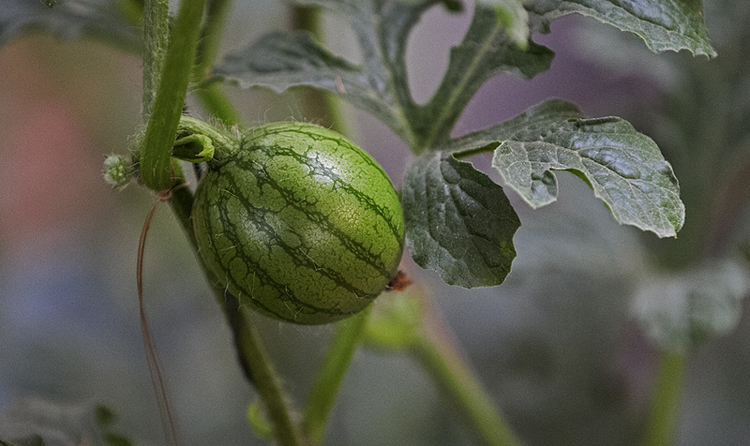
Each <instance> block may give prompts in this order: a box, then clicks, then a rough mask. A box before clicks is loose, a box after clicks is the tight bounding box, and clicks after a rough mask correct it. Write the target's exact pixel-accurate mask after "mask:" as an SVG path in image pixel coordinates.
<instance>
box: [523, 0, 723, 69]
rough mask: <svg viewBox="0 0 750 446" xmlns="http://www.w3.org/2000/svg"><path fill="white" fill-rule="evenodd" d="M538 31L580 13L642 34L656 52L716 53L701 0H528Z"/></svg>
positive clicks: (528, 8)
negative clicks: (565, 16)
mask: <svg viewBox="0 0 750 446" xmlns="http://www.w3.org/2000/svg"><path fill="white" fill-rule="evenodd" d="M524 6H525V7H526V9H527V10H528V11H529V14H530V17H531V22H532V23H534V24H535V25H534V27H535V28H536V30H537V31H541V32H548V31H549V22H550V21H551V20H554V19H556V18H558V17H561V16H564V15H567V14H571V13H579V14H582V15H584V16H588V17H593V18H595V19H597V20H599V21H600V22H603V23H607V24H609V25H612V26H614V27H616V28H618V29H620V30H622V31H628V32H631V33H633V34H636V35H637V36H639V37H640V38H641V39H643V41H644V42H645V43H646V46H647V47H648V48H649V49H650V50H651V51H653V52H655V53H660V52H663V51H667V50H671V51H680V50H689V51H690V52H692V53H693V54H695V55H705V56H709V57H715V56H716V51H715V50H714V49H713V48H712V47H711V44H710V42H709V39H708V34H707V32H706V26H705V23H704V21H703V11H702V4H701V0H529V1H527V2H525V3H524Z"/></svg>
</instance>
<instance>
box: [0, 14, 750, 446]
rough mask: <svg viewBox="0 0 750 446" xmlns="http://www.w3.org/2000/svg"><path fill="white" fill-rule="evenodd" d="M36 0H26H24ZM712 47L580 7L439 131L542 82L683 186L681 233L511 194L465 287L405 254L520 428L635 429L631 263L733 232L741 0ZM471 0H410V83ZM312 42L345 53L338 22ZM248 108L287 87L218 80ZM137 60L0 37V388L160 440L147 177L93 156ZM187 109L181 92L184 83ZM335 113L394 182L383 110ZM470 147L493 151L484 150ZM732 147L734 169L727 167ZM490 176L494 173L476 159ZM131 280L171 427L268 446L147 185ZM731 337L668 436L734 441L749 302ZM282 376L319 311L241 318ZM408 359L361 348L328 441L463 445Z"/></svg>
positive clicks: (738, 169) (184, 252) (584, 202)
mask: <svg viewBox="0 0 750 446" xmlns="http://www.w3.org/2000/svg"><path fill="white" fill-rule="evenodd" d="M30 1H32V0H30ZM705 11H706V19H707V24H708V27H709V33H710V36H711V38H712V41H713V43H714V46H715V47H716V49H717V51H718V52H719V57H718V58H717V59H716V60H713V61H706V60H705V59H703V58H699V59H694V58H692V57H691V56H690V55H689V54H685V53H680V54H662V55H659V56H656V55H653V54H651V53H649V52H648V51H647V50H646V48H645V46H644V45H643V44H642V42H641V41H640V40H638V39H637V38H636V37H635V36H632V35H625V34H622V33H619V32H618V31H617V30H615V29H613V28H609V27H607V26H605V25H602V24H599V23H598V22H595V21H593V20H587V19H584V18H582V17H579V16H568V17H565V18H563V19H560V20H557V21H555V22H554V23H553V25H552V33H551V34H549V35H545V36H537V37H536V38H535V40H537V41H538V42H539V43H542V44H544V45H547V46H549V47H550V48H551V49H553V50H554V51H555V52H556V53H557V55H556V58H555V60H554V62H553V65H552V69H551V70H550V71H549V72H547V73H544V74H542V75H539V76H538V77H537V78H535V79H534V80H533V81H521V80H516V79H510V78H504V77H499V78H495V79H492V80H491V81H489V82H488V83H487V84H486V85H485V86H484V87H483V88H482V89H481V90H480V92H479V94H478V95H477V97H475V98H474V100H473V101H472V103H471V104H470V106H469V108H468V109H467V111H466V112H465V114H464V116H463V117H462V119H461V121H460V122H459V124H458V126H457V132H458V134H461V133H465V132H468V131H471V130H476V129H480V128H484V127H487V126H489V125H493V124H496V123H498V122H501V121H503V120H505V119H509V118H511V117H513V116H515V115H517V114H518V113H520V112H522V111H523V110H524V109H526V108H528V107H529V106H532V105H534V104H537V103H539V102H541V101H543V100H545V99H548V98H550V97H558V98H562V99H565V100H568V101H571V102H574V103H576V104H578V105H579V106H580V107H581V108H582V109H583V110H584V112H585V113H586V114H588V115H589V116H606V115H618V116H622V117H624V118H626V119H628V120H630V121H631V122H632V123H633V124H634V125H635V127H636V128H637V129H638V130H639V131H642V132H644V133H646V134H648V135H649V136H651V137H652V138H654V139H655V140H656V142H657V143H658V144H659V146H660V147H661V148H662V150H663V152H664V153H665V157H666V158H667V159H668V160H669V161H670V162H672V164H673V166H674V168H675V172H676V174H677V177H678V178H679V179H680V182H681V186H682V193H683V200H684V201H685V203H686V206H687V220H686V225H685V228H684V230H683V232H682V233H680V236H679V237H678V238H677V239H676V240H675V239H669V240H658V241H657V240H656V237H655V236H653V235H651V234H641V233H639V232H638V231H637V230H635V229H633V228H630V227H621V226H618V225H617V224H616V223H615V222H614V220H613V219H612V217H611V215H610V214H609V212H608V211H607V210H606V209H605V208H604V207H603V206H602V205H601V203H600V202H599V201H598V200H596V199H595V198H594V197H593V195H592V194H591V193H590V191H589V190H588V188H587V187H586V186H585V185H584V184H582V183H581V182H580V181H578V180H577V179H574V178H573V177H572V176H570V175H567V174H562V173H561V174H558V175H559V178H560V183H561V184H560V198H559V200H558V202H556V203H554V204H552V205H550V206H547V207H545V208H543V209H540V210H537V211H532V210H531V209H530V208H529V207H528V206H526V205H525V204H524V203H522V202H521V201H520V200H518V199H517V197H516V196H515V195H513V194H512V192H510V191H509V192H508V194H509V196H510V198H511V200H512V201H513V203H514V205H516V209H517V210H518V212H519V215H520V217H521V220H522V223H523V226H522V227H521V229H520V230H519V231H518V233H517V235H516V237H515V243H516V248H517V251H518V258H517V260H516V261H515V263H514V267H513V272H512V273H511V274H510V276H509V277H508V280H507V281H506V283H505V284H503V286H501V287H497V288H491V289H479V290H470V291H469V290H464V289H460V288H457V287H450V286H447V285H444V284H442V283H441V282H440V280H439V279H438V278H437V276H436V275H434V274H433V273H431V272H426V271H423V270H421V269H420V268H418V267H416V266H415V265H414V264H413V263H412V262H411V260H410V259H406V260H405V261H404V264H403V265H402V269H404V270H406V271H407V273H408V275H409V276H410V277H412V278H414V279H415V280H416V281H418V282H419V283H423V284H426V285H427V286H429V287H430V288H431V289H432V290H433V292H434V295H435V299H436V300H437V302H438V305H439V306H440V308H441V309H442V311H443V313H444V315H445V317H446V318H447V320H448V322H449V324H450V325H451V327H452V328H453V329H454V330H455V332H456V335H457V337H458V339H459V340H460V341H461V343H462V345H463V346H464V348H465V349H466V352H467V355H468V357H469V359H470V360H471V362H472V363H473V365H474V366H475V368H476V372H477V374H478V375H479V376H480V378H481V379H482V381H483V383H484V384H485V385H486V387H487V388H488V390H489V392H490V393H491V394H492V395H493V397H494V398H495V399H496V401H497V403H498V404H499V405H500V406H501V407H502V409H503V411H504V412H505V414H506V415H507V416H508V419H509V421H510V422H511V423H512V424H513V426H514V427H516V428H517V430H518V432H519V434H520V435H521V437H522V438H523V439H524V440H525V441H526V442H527V444H529V445H560V446H562V445H583V444H598V445H603V444H606V445H631V444H634V443H636V442H637V439H638V432H639V429H640V428H641V426H642V423H643V421H644V411H645V409H646V407H647V403H648V398H649V395H650V389H651V387H650V386H651V384H652V382H653V375H654V366H655V364H654V362H655V358H656V353H655V350H654V348H653V346H652V345H651V344H650V343H649V341H648V340H647V339H646V338H645V337H644V335H643V334H642V332H641V329H640V328H639V327H638V325H637V324H636V323H635V322H634V321H633V318H632V316H631V311H630V305H631V299H632V294H633V292H634V290H635V287H636V286H637V284H638V281H639V278H640V277H641V276H642V275H643V273H644V271H648V270H650V269H654V268H664V269H673V268H681V267H685V266H688V265H693V264H695V263H696V262H700V261H701V260H702V259H705V258H710V257H711V256H716V255H720V254H724V253H727V252H730V251H731V250H732V249H733V247H734V246H736V245H737V244H738V243H741V242H742V241H743V240H744V241H746V240H750V209H749V208H748V202H749V197H750V168H748V166H749V165H750V162H749V161H748V160H750V53H748V48H750V31H749V30H748V29H747V26H746V25H747V23H750V22H749V20H750V6H748V4H747V3H746V2H744V1H740V0H738V1H720V0H711V1H707V2H705ZM229 17H230V19H229V23H228V28H227V34H226V36H225V38H224V49H225V50H228V49H234V48H238V47H240V46H243V45H246V44H247V43H249V42H251V41H253V40H254V39H255V38H257V37H259V36H260V35H261V34H262V33H263V32H265V31H269V30H272V29H280V28H285V27H287V26H288V9H287V7H286V6H285V5H283V4H281V3H278V2H271V1H268V0H266V1H263V2H249V1H236V2H235V4H234V7H233V11H232V12H231V13H230V15H229ZM468 21H469V17H468V16H467V15H465V14H464V15H450V14H448V13H447V12H445V11H444V10H442V9H440V8H435V9H433V10H431V11H430V12H428V13H427V14H426V15H425V17H424V19H423V20H422V22H421V23H420V25H419V26H418V27H417V29H416V31H415V33H414V35H413V36H412V38H411V40H410V49H409V52H408V57H409V69H410V79H411V80H412V83H413V88H414V91H415V96H416V98H417V99H418V100H426V99H427V98H428V97H429V95H430V92H431V91H432V89H433V88H434V87H435V86H436V85H437V83H438V81H439V79H440V76H441V75H442V72H443V70H444V68H445V64H446V63H447V57H448V49H449V47H450V45H453V44H456V43H458V42H459V41H460V39H461V37H462V34H463V32H464V31H465V30H466V28H467V26H468ZM325 24H326V26H325V32H326V40H327V41H328V42H329V44H330V46H331V47H332V48H333V49H334V50H335V52H337V53H339V54H343V55H347V56H349V57H351V58H353V59H354V60H355V61H356V59H357V55H356V54H354V53H352V51H353V50H352V49H351V48H350V47H349V43H351V41H352V39H351V38H350V34H348V33H349V31H348V30H347V29H346V26H345V24H344V23H343V22H341V21H339V20H336V19H331V18H328V19H326V22H325ZM229 94H230V96H231V97H232V98H233V100H234V102H235V103H236V104H237V105H238V107H239V108H240V110H241V112H242V113H243V116H244V118H245V121H246V122H247V123H261V122H268V121H273V120H284V119H289V118H296V119H303V118H305V116H303V112H302V110H304V109H305V107H304V104H302V103H300V102H299V100H298V96H296V95H295V94H294V93H285V94H283V95H275V94H272V93H270V92H265V91H252V92H248V91H242V90H238V89H230V90H229ZM140 99H141V66H140V60H139V59H138V58H137V57H135V56H132V55H129V54H126V53H123V52H120V51H118V50H114V49H111V48H109V47H107V46H105V45H103V44H99V43H96V42H93V41H87V40H77V41H65V42H60V41H58V40H55V39H53V38H50V37H45V36H39V35H27V36H24V37H21V38H17V39H15V40H14V41H13V42H12V43H11V44H9V45H7V46H5V47H3V48H1V49H0V141H2V144H1V145H0V156H1V157H2V159H3V162H2V163H0V190H1V191H2V194H0V409H2V408H3V407H7V406H8V405H10V404H11V403H12V402H13V401H15V400H17V399H19V398H26V397H42V398H45V399H51V400H53V401H66V402H70V401H79V402H80V401H83V402H92V401H93V402H101V403H104V404H106V405H107V406H108V407H110V408H111V409H112V410H114V411H115V413H116V414H117V415H118V416H119V419H120V423H119V424H118V429H117V430H118V431H119V432H121V433H123V434H125V435H126V436H128V437H130V438H132V439H133V440H134V442H135V443H136V444H142V445H146V444H154V445H156V444H162V443H163V440H162V434H161V426H160V424H159V417H158V413H157V407H156V403H155V399H154V396H153V391H152V387H151V383H150V380H149V375H148V368H147V366H146V361H145V357H144V354H143V351H142V342H141V338H140V331H139V322H138V306H137V295H136V283H135V265H136V250H137V244H138V237H139V234H140V230H141V226H142V224H143V220H144V218H145V217H146V214H147V212H148V209H149V206H150V205H151V204H152V203H153V202H154V201H155V199H156V198H155V197H154V196H153V195H152V194H149V193H147V192H146V191H145V189H141V188H139V187H137V186H132V185H131V186H129V187H128V188H126V189H124V190H123V191H112V190H110V188H109V187H108V186H107V185H105V184H104V182H103V181H102V176H101V169H102V162H103V160H104V156H105V155H106V154H109V153H120V154H123V153H126V151H127V150H128V138H129V136H130V135H131V134H132V133H133V132H134V130H135V129H136V128H137V126H138V125H139V123H140ZM189 107H190V109H191V110H194V111H195V113H200V107H199V106H198V105H197V104H196V103H190V104H189ZM343 107H344V113H343V114H342V115H343V116H347V119H348V120H347V122H346V123H345V124H346V126H347V128H348V129H350V130H349V135H350V136H351V137H352V139H354V140H355V141H356V142H358V143H359V144H360V145H361V146H362V147H364V148H365V149H366V150H367V151H369V152H370V153H371V154H372V155H373V156H374V157H375V158H376V159H377V160H378V161H379V162H381V163H382V164H383V166H384V167H385V169H386V171H387V172H388V173H389V174H390V175H391V178H392V179H393V181H394V183H395V184H396V185H397V187H398V184H399V183H400V181H401V177H402V175H403V173H404V168H405V165H406V163H407V162H408V159H409V154H408V149H407V148H406V147H405V146H404V145H403V143H401V142H400V140H398V138H397V137H395V136H394V135H393V134H391V133H390V132H389V131H388V130H387V129H386V128H385V127H384V126H383V125H382V124H380V123H378V122H377V121H375V120H374V119H373V118H371V117H369V116H367V115H366V114H364V113H363V112H360V111H357V110H355V109H351V108H349V107H348V106H347V105H343ZM472 161H474V162H475V164H476V165H477V166H478V167H480V168H483V169H484V170H485V171H487V172H488V173H489V169H487V168H488V167H489V158H488V157H487V158H482V157H479V158H476V159H473V160H472ZM743 169H744V170H743ZM494 178H495V179H497V177H494ZM144 280H145V282H144V289H145V296H146V301H147V306H148V312H149V316H150V322H151V326H152V329H153V330H154V332H155V337H156V340H157V343H158V347H159V351H160V354H161V359H162V362H163V365H164V368H165V370H166V372H167V375H168V380H169V387H170V391H171V394H172V398H173V402H174V404H175V407H176V410H177V412H178V417H179V420H180V427H181V430H182V431H183V437H184V438H185V439H186V440H187V443H188V444H210V445H238V444H266V443H265V441H263V440H259V439H257V438H255V437H254V436H253V434H252V433H251V432H250V430H249V427H248V424H247V421H246V418H245V412H246V410H247V406H248V404H249V403H251V402H252V401H254V398H255V394H254V391H253V390H252V389H251V388H250V387H249V385H248V384H247V383H246V382H245V380H244V379H243V377H242V375H241V372H240V370H239V367H238V366H237V362H236V360H235V356H234V352H233V350H232V345H231V338H230V333H229V330H228V329H227V327H226V326H225V323H224V320H223V316H222V314H221V311H220V309H219V308H218V307H217V306H216V304H215V303H214V301H213V298H212V297H211V295H210V292H209V290H208V287H207V286H206V284H205V282H204V280H203V278H202V277H201V275H200V272H199V269H198V267H197V265H196V262H195V260H194V258H193V254H192V252H191V251H190V249H189V247H188V244H187V242H186V240H185V239H184V237H183V234H182V233H181V232H180V228H179V226H178V223H177V222H176V220H175V219H174V217H172V216H171V215H170V212H169V211H168V209H167V208H166V207H165V206H163V207H162V208H161V209H160V210H159V211H158V212H157V216H156V218H155V220H154V223H153V225H152V230H151V233H150V234H149V240H148V245H147V248H146V257H145V279H144ZM742 311H743V317H742V319H741V321H740V323H739V326H738V328H737V329H736V330H735V331H734V332H733V333H732V334H730V335H728V336H725V337H722V338H720V339H718V340H716V341H713V342H711V343H709V344H708V345H706V346H705V347H703V348H701V349H700V350H699V351H697V352H696V353H695V354H694V355H693V356H692V357H691V360H690V362H689V368H688V377H687V383H686V388H685V390H684V398H683V408H682V410H681V412H680V413H681V415H680V421H679V428H678V429H679V430H678V435H677V438H678V444H680V445H686V446H687V445H691V446H692V445H695V446H699V445H700V446H706V445H722V446H730V445H737V446H741V445H747V444H750V379H748V376H750V318H748V316H749V315H748V314H747V313H748V312H749V311H750V309H749V308H748V304H747V303H745V304H744V305H743V310H742ZM255 320H256V321H257V323H258V324H259V325H260V326H261V327H262V330H263V333H264V339H265V341H266V342H267V345H268V348H269V350H270V352H271V354H272V356H273V357H274V359H275V360H276V361H277V362H276V363H277V367H278V369H279V371H280V372H281V374H282V376H283V378H284V381H285V385H286V387H287V389H288V390H289V391H290V393H291V394H292V396H293V398H294V399H295V400H296V401H298V402H300V403H301V402H303V401H304V398H305V396H306V392H307V391H308V389H309V388H310V385H311V382H312V379H313V378H314V376H315V371H316V369H317V365H318V362H319V360H320V358H321V355H322V354H323V353H324V352H325V349H326V346H327V343H328V341H329V339H330V337H331V335H332V334H333V332H334V328H333V327H328V326H324V327H298V326H293V325H289V324H283V323H279V322H276V321H270V320H267V319H264V318H262V317H260V316H257V317H255ZM472 441H473V439H472V437H471V436H470V434H469V432H468V430H467V429H466V427H465V425H464V424H462V422H461V420H460V419H459V418H458V416H457V413H456V412H455V411H454V410H453V408H452V407H451V406H450V405H449V404H448V403H447V402H446V400H445V399H443V398H442V397H441V395H440V394H439V392H438V391H437V390H436V389H435V387H434V386H433V384H432V382H430V381H429V379H428V377H427V375H426V374H425V373H424V372H423V371H422V370H421V369H420V368H419V366H418V364H417V363H416V362H415V361H413V360H411V359H410V358H408V357H401V356H389V355H385V354H381V353H379V352H373V351H368V350H361V351H359V352H358V353H357V355H356V357H355V361H354V363H353V365H352V368H351V370H350V372H349V374H348V376H347V379H346V381H345V384H344V387H343V389H342V395H341V397H340V399H339V402H338V404H337V406H336V409H335V411H334V414H333V416H332V420H331V426H330V429H329V432H328V436H327V437H326V444H356V445H361V446H368V445H387V444H394V445H395V444H398V445H415V446H417V445H435V444H445V445H460V444H473V443H472Z"/></svg>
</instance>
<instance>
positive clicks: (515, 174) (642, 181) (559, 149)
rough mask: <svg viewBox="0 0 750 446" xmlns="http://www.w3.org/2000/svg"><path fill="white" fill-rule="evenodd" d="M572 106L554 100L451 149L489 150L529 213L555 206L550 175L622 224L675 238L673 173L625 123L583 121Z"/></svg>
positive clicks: (679, 209) (677, 214)
mask: <svg viewBox="0 0 750 446" xmlns="http://www.w3.org/2000/svg"><path fill="white" fill-rule="evenodd" d="M580 116H581V115H580V111H579V110H578V109H577V107H576V106H574V105H573V104H569V103H566V102H563V101H559V100H552V101H548V102H545V103H543V104H540V105H538V106H535V107H532V108H531V109H529V110H527V111H526V112H524V113H523V114H521V115H520V116H518V117H516V118H514V119H512V120H510V121H508V122H506V123H503V124H500V125H498V126H495V127H492V128H489V129H486V130H482V131H479V132H475V133H472V134H469V135H466V136H464V137H461V138H457V139H456V140H454V142H453V145H452V147H453V150H455V151H471V150H476V149H477V148H481V147H485V148H488V149H489V148H492V147H494V151H495V153H494V156H493V159H492V165H493V167H494V168H495V169H497V170H498V172H499V173H500V175H501V176H502V178H503V181H504V182H505V184H506V185H507V186H509V187H511V188H512V189H513V190H515V191H516V192H517V193H518V194H519V195H520V196H521V198H523V199H524V201H526V202H527V203H528V204H529V205H530V206H531V207H533V208H537V207H540V206H544V205H547V204H549V203H551V202H553V201H555V200H556V199H557V179H556V177H555V176H554V174H553V173H552V172H553V171H555V170H564V171H570V172H573V173H574V174H576V175H577V176H579V177H580V178H581V179H583V180H584V181H585V182H586V183H587V184H588V185H589V186H590V187H591V188H592V189H593V191H594V195H595V196H596V197H597V198H599V199H601V200H602V201H603V202H604V203H605V204H606V205H607V207H608V208H609V209H610V211H611V212H612V215H613V216H614V218H615V220H617V221H618V222H619V223H621V224H628V225H633V226H635V227H637V228H640V229H642V230H646V231H652V232H654V233H655V234H657V235H658V236H659V237H673V236H675V235H676V233H677V231H679V230H680V228H681V227H682V224H683V222H684V215H685V209H684V205H683V204H682V201H681V200H680V198H679V185H678V183H677V179H676V178H675V176H674V173H673V171H672V168H671V166H670V165H669V163H667V162H666V161H665V160H664V158H663V156H662V155H661V152H660V151H659V148H658V147H657V146H656V144H655V143H654V142H653V141H652V140H651V139H650V138H648V137H647V136H645V135H643V134H641V133H638V132H637V131H636V130H635V129H634V128H633V127H632V125H630V124H629V123H628V122H626V121H624V120H622V119H620V118H616V117H607V118H596V119H583V118H581V117H580Z"/></svg>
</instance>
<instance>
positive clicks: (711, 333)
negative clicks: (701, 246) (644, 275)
mask: <svg viewBox="0 0 750 446" xmlns="http://www.w3.org/2000/svg"><path fill="white" fill-rule="evenodd" d="M748 291H750V274H749V273H748V269H747V266H746V265H745V264H740V263H738V262H735V261H734V260H732V259H728V258H727V259H721V260H719V261H715V262H711V263H708V264H706V265H703V266H701V267H698V268H695V269H691V270H688V271H683V272H681V273H678V274H674V275H671V276H654V277H651V278H650V279H649V280H645V281H644V282H643V283H642V284H641V286H640V287H639V289H638V292H637V293H636V298H635V299H634V301H633V312H634V314H635V316H636V319H637V320H638V322H639V323H640V324H641V326H642V327H643V330H644V331H645V333H646V334H647V335H648V336H649V338H651V340H653V341H654V342H655V343H656V344H657V345H658V346H659V347H660V348H663V349H665V350H668V351H672V352H675V353H682V354H685V353H689V352H693V351H695V349H696V348H698V347H700V346H701V345H704V344H705V343H706V342H708V341H710V340H712V339H715V338H717V337H719V336H722V335H725V334H727V333H730V332H731V331H732V330H733V329H734V328H735V327H736V326H737V324H738V323H739V321H740V317H741V316H742V299H744V298H745V296H747V293H748Z"/></svg>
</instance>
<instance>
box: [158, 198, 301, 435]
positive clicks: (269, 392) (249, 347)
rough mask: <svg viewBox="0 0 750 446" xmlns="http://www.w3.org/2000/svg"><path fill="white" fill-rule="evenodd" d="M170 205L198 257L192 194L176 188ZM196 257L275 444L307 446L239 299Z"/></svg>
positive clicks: (266, 354) (269, 361)
mask: <svg viewBox="0 0 750 446" xmlns="http://www.w3.org/2000/svg"><path fill="white" fill-rule="evenodd" d="M169 204H170V206H171V208H172V211H173V212H174V214H175V216H176V217H177V218H178V220H179V221H180V225H181V226H182V229H183V230H184V231H185V235H186V236H187V238H188V241H189V242H190V244H191V246H192V247H193V250H194V251H195V252H196V253H197V249H198V248H197V247H198V243H197V241H196V239H195V233H194V232H193V223H192V220H191V217H190V216H191V213H192V207H193V193H192V192H191V191H190V189H188V188H187V187H180V186H177V187H175V188H174V190H173V192H172V196H171V198H170V200H169ZM196 257H198V261H199V263H200V265H201V269H202V270H203V273H204V274H205V276H206V279H207V280H208V283H209V284H210V286H211V290H212V291H213V293H214V295H215V297H216V300H217V302H218V303H219V304H220V305H221V307H222V309H223V310H224V313H225V316H226V317H227V321H228V322H229V324H230V326H231V328H232V331H233V333H234V337H235V339H234V341H235V345H236V347H237V354H238V356H239V360H240V364H241V365H242V368H243V370H244V372H245V374H246V376H247V378H248V379H249V380H250V381H251V383H252V384H254V385H255V388H256V389H257V391H258V394H259V395H260V397H261V399H262V400H263V402H264V403H265V406H266V409H267V410H268V418H269V420H270V422H271V424H272V426H273V429H274V434H275V436H276V440H277V441H278V442H279V444H280V445H282V446H300V445H304V444H305V442H304V441H303V436H302V434H301V432H300V428H299V427H298V425H297V424H296V423H295V422H294V419H293V417H292V411H291V409H290V408H289V405H288V403H287V402H288V400H289V398H288V397H287V396H286V394H285V393H284V391H283V388H282V385H281V380H280V379H279V377H278V375H277V374H276V371H275V369H274V367H273V363H272V362H271V359H270V358H269V356H268V353H267V351H266V349H265V347H264V346H263V341H262V339H261V337H260V335H259V333H258V331H257V330H256V329H255V328H254V327H253V326H252V324H251V323H250V321H249V319H248V317H247V315H246V314H245V313H244V312H242V311H241V310H240V309H239V308H238V307H237V301H236V299H233V296H231V295H227V294H226V293H225V289H224V287H223V286H222V285H221V284H220V282H219V281H218V279H217V278H216V276H215V275H214V274H213V273H212V272H211V271H209V270H208V268H206V265H205V263H204V262H203V260H202V259H201V258H200V255H196ZM230 299H231V301H230Z"/></svg>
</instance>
